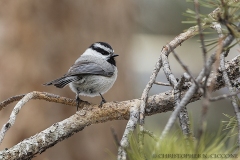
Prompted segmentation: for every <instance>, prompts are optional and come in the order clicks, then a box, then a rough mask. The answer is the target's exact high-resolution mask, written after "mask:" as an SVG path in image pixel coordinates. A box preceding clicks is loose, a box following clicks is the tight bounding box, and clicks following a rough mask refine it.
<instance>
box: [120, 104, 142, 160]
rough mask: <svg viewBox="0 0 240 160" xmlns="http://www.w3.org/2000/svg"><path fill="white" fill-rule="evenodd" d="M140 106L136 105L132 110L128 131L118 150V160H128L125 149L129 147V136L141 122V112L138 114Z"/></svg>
mask: <svg viewBox="0 0 240 160" xmlns="http://www.w3.org/2000/svg"><path fill="white" fill-rule="evenodd" d="M139 105H140V104H139V103H136V104H135V105H134V106H133V107H131V109H130V118H129V121H128V123H127V126H126V129H125V131H124V133H123V136H122V140H121V142H120V147H119V148H118V159H121V160H126V159H127V157H126V156H127V153H126V151H125V149H126V148H127V147H128V146H129V141H128V138H129V137H128V136H130V134H131V133H132V132H133V131H134V129H135V128H136V125H137V121H138V120H139V112H138V106H139Z"/></svg>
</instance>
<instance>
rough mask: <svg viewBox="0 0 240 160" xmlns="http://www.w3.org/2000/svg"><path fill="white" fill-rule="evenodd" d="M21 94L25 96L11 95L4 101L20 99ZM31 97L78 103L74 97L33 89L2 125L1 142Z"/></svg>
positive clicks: (68, 103) (64, 102)
mask: <svg viewBox="0 0 240 160" xmlns="http://www.w3.org/2000/svg"><path fill="white" fill-rule="evenodd" d="M21 96H23V95H20V96H14V98H12V97H11V98H9V99H7V100H5V101H4V102H8V104H9V103H10V102H14V100H16V99H18V98H19V97H21ZM15 97H17V98H15ZM31 99H44V100H46V101H50V100H51V102H57V103H63V104H67V105H74V106H75V105H76V104H75V103H76V102H75V101H73V100H72V99H68V98H65V97H59V96H56V95H54V94H49V93H45V92H36V91H33V92H30V93H28V94H26V95H24V97H23V98H22V99H21V100H20V101H19V102H18V103H17V104H16V106H15V107H14V109H13V111H12V113H11V115H10V118H9V120H8V122H7V123H5V124H4V125H3V127H2V129H1V131H0V144H1V143H2V140H3V138H4V136H5V134H6V132H7V131H8V130H9V129H10V128H11V126H13V124H14V123H15V120H16V117H17V114H18V113H19V111H20V110H21V108H22V107H23V106H24V105H25V104H26V103H27V102H28V101H29V100H31ZM82 102H83V101H82ZM1 104H4V105H6V104H7V103H3V102H2V103H1ZM85 104H89V103H88V102H84V103H81V106H80V107H83V105H85ZM4 105H3V106H4Z"/></svg>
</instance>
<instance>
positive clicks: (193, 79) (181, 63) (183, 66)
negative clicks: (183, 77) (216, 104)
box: [172, 50, 199, 87]
mask: <svg viewBox="0 0 240 160" xmlns="http://www.w3.org/2000/svg"><path fill="white" fill-rule="evenodd" d="M172 53H173V55H174V57H175V58H176V60H177V61H178V63H179V64H180V65H181V66H182V68H183V69H184V70H185V71H186V72H187V74H188V76H190V78H191V80H192V81H193V82H194V83H195V85H197V86H198V87H199V84H198V83H197V82H196V80H195V78H194V77H193V75H192V74H191V72H190V71H189V69H188V67H187V66H186V65H185V64H184V63H183V62H182V60H181V59H180V58H179V57H178V55H177V54H176V52H175V51H174V50H172Z"/></svg>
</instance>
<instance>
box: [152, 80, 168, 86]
mask: <svg viewBox="0 0 240 160" xmlns="http://www.w3.org/2000/svg"><path fill="white" fill-rule="evenodd" d="M154 84H157V85H162V86H171V84H169V83H163V82H156V81H155V82H154Z"/></svg>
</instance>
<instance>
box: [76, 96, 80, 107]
mask: <svg viewBox="0 0 240 160" xmlns="http://www.w3.org/2000/svg"><path fill="white" fill-rule="evenodd" d="M80 101H81V99H80V98H79V95H78V94H77V95H76V103H77V111H78V108H79V104H80Z"/></svg>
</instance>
